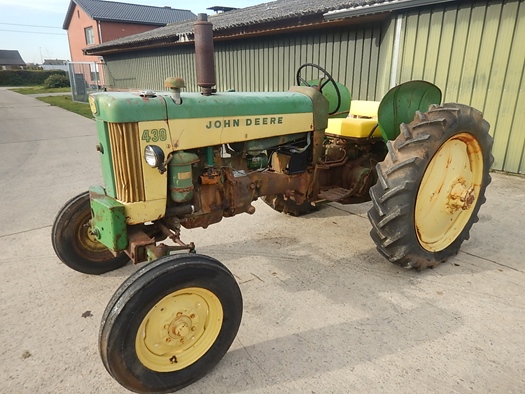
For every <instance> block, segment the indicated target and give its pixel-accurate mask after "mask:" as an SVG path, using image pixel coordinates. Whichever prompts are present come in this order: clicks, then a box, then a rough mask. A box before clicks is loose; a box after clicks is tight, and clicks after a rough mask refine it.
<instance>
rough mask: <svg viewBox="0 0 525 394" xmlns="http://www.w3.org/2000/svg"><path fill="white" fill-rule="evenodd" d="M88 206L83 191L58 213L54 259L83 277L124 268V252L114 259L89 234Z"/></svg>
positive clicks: (89, 218)
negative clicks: (57, 259)
mask: <svg viewBox="0 0 525 394" xmlns="http://www.w3.org/2000/svg"><path fill="white" fill-rule="evenodd" d="M90 220H91V206H90V204H89V193H88V192H84V193H81V194H79V195H78V196H76V197H73V198H72V199H71V200H69V201H68V202H67V203H66V204H65V205H64V206H63V207H62V209H61V210H60V211H59V213H58V215H57V217H56V219H55V222H54V223H53V228H52V230H51V240H52V243H53V249H54V250H55V253H56V255H57V256H58V258H59V259H60V260H61V261H62V262H63V263H64V264H65V265H67V266H68V267H69V268H72V269H74V270H75V271H79V272H82V273H84V274H91V275H100V274H103V273H106V272H109V271H112V270H115V269H117V268H120V267H123V266H125V265H126V264H127V263H128V262H129V258H128V256H127V255H126V254H125V253H121V254H119V255H118V256H116V257H115V256H114V255H113V253H111V251H110V250H109V249H108V248H107V247H106V246H104V245H103V244H102V243H100V242H99V241H98V240H97V238H96V237H95V236H94V235H93V234H91V231H90V224H89V222H90Z"/></svg>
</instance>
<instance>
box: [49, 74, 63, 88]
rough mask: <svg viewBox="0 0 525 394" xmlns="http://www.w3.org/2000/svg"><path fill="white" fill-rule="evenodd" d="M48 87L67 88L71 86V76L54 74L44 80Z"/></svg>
mask: <svg viewBox="0 0 525 394" xmlns="http://www.w3.org/2000/svg"><path fill="white" fill-rule="evenodd" d="M44 87H46V88H67V87H69V78H68V77H66V76H65V75H60V74H53V75H50V76H49V77H47V79H46V80H45V81H44Z"/></svg>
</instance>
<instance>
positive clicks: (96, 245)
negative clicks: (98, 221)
mask: <svg viewBox="0 0 525 394" xmlns="http://www.w3.org/2000/svg"><path fill="white" fill-rule="evenodd" d="M90 221H91V214H90V213H88V214H86V215H84V216H83V217H82V218H81V219H80V220H79V222H78V223H79V225H77V233H76V237H77V242H78V243H79V244H80V245H81V246H82V248H83V249H85V250H86V251H89V252H108V248H107V247H106V246H105V245H104V244H103V243H101V242H100V241H99V240H98V239H97V237H96V236H95V235H94V234H92V233H91V223H90ZM109 253H110V252H109ZM110 254H111V253H110Z"/></svg>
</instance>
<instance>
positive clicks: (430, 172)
mask: <svg viewBox="0 0 525 394" xmlns="http://www.w3.org/2000/svg"><path fill="white" fill-rule="evenodd" d="M483 170H484V165H483V152H482V149H481V147H480V145H479V143H478V141H477V140H476V138H475V137H474V136H473V135H472V134H470V133H467V132H462V133H459V134H456V135H454V136H453V137H451V138H449V139H448V140H447V141H445V143H443V145H441V147H440V148H439V149H438V151H437V152H436V154H435V155H434V156H433V157H432V159H431V161H430V163H429V164H428V166H427V168H426V170H425V173H424V175H423V179H422V180H421V184H420V186H419V190H418V193H417V199H416V204H415V213H414V216H415V218H414V219H415V227H416V233H417V237H418V240H419V243H420V245H421V246H422V247H423V248H424V249H425V250H427V251H429V252H439V251H441V250H444V249H445V248H447V247H448V246H450V245H451V244H452V243H453V242H454V241H455V240H456V239H457V237H458V236H459V235H460V233H461V232H462V231H463V229H464V228H465V226H466V225H467V224H468V222H469V220H470V218H471V216H472V212H473V210H474V208H475V207H476V205H477V202H478V198H479V193H480V190H481V184H482V182H483Z"/></svg>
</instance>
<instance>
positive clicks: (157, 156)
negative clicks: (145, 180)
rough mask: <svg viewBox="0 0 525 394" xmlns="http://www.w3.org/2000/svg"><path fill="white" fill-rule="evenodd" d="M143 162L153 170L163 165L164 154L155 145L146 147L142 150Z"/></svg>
mask: <svg viewBox="0 0 525 394" xmlns="http://www.w3.org/2000/svg"><path fill="white" fill-rule="evenodd" d="M144 160H146V163H148V164H149V165H150V166H151V167H153V168H158V167H159V166H160V165H161V164H162V163H164V152H163V151H162V149H160V147H158V146H156V145H147V146H146V147H145V148H144Z"/></svg>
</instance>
